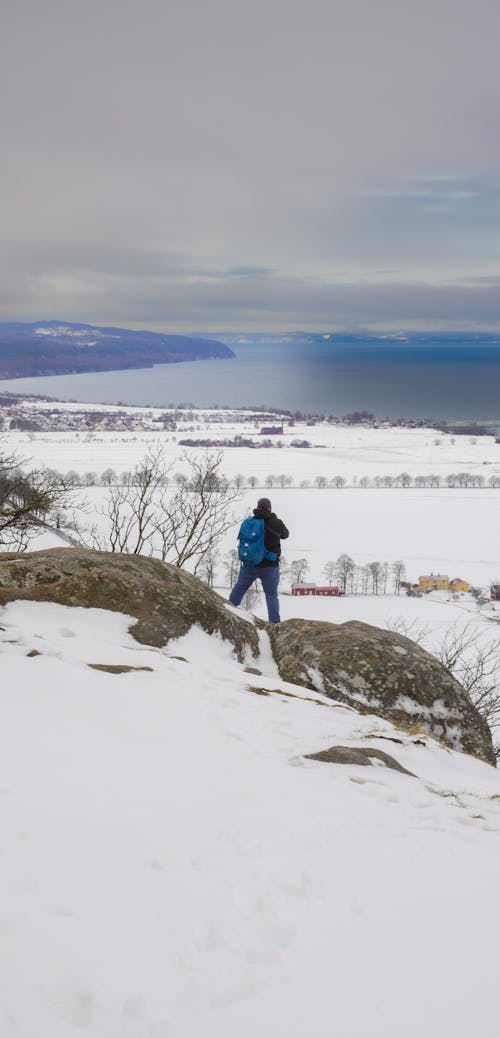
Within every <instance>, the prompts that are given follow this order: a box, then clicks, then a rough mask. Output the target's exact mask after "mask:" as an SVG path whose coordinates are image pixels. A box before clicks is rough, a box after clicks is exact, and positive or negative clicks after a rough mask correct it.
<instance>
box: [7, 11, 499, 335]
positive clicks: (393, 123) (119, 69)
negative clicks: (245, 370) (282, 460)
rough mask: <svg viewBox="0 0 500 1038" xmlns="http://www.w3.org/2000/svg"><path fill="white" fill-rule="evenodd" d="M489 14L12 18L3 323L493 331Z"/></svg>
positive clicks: (494, 166) (495, 194) (494, 190)
mask: <svg viewBox="0 0 500 1038" xmlns="http://www.w3.org/2000/svg"><path fill="white" fill-rule="evenodd" d="M499 30H500V8H499V7H498V5H497V4H496V3H493V2H490V0H477V2H476V3H474V4H472V3H471V2H469V0H467V2H465V3H464V2H462V0H435V2H434V3H433V4H432V5H431V4H430V3H427V2H424V3H423V4H421V5H419V6H417V5H415V4H414V3H410V2H409V0H379V2H378V3H377V4H373V3H372V2H371V0H370V2H368V0H309V2H308V3H307V4H306V3H305V0H300V2H296V0H286V2H285V0H267V2H265V3H264V2H263V0H254V3H253V4H252V5H249V4H248V3H243V2H241V0H210V2H209V3H207V2H205V0H182V2H180V0H168V2H165V0H143V2H142V3H141V4H138V3H136V2H135V0H133V2H132V0H100V2H99V3H98V2H97V0H87V3H86V4H85V5H83V4H77V3H76V2H74V0H46V2H45V3H44V4H43V5H40V4H39V3H35V2H33V0H15V2H14V0H8V2H7V3H6V4H5V5H4V14H3V26H2V34H1V43H0V79H1V82H0V87H1V90H0V98H1V102H0V103H1V105H2V108H3V111H2V144H3V148H2V155H3V158H2V189H1V195H0V206H1V211H0V216H1V226H2V240H3V250H2V260H1V267H0V275H1V277H0V319H4V320H5V319H12V318H14V319H15V318H18V319H29V318H30V317H32V318H39V317H53V316H57V317H61V318H65V319H71V318H73V319H81V320H93V321H95V322H96V323H104V322H109V323H122V324H124V323H127V324H130V325H134V326H145V327H151V328H163V329H165V330H167V329H168V330H175V329H179V330H189V329H195V328H201V327H202V328H204V329H207V330H209V329H211V328H213V329H218V330H222V329H224V328H228V329H229V328H231V329H233V328H241V329H246V328H270V329H271V328H272V329H275V328H280V327H283V328H289V327H297V326H303V327H304V326H307V327H311V328H320V327H328V328H341V327H360V326H372V327H382V326H385V327H429V328H430V327H436V326H441V325H442V326H443V327H456V326H458V325H460V326H470V327H497V326H498V325H499V320H500V318H499V314H500V311H499V306H498V304H499V284H500V255H499V251H500V247H499V244H498V243H499V241H500V238H499V231H500V177H499V170H500V162H499V160H500V134H499V133H498V124H497V122H498V115H497V113H498V111H499V101H500V97H499V95H500V74H499V72H498V67H499V63H498V58H497V41H498V38H499Z"/></svg>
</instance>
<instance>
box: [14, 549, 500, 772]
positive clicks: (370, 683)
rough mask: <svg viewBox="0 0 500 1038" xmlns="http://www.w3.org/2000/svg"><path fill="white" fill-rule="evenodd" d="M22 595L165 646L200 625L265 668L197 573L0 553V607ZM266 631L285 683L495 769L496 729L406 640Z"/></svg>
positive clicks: (320, 629) (154, 564)
mask: <svg viewBox="0 0 500 1038" xmlns="http://www.w3.org/2000/svg"><path fill="white" fill-rule="evenodd" d="M19 598H25V599H31V600H34V601H39V602H58V603H60V604H62V605H67V606H86V607H90V608H97V609H110V610H113V611H116V612H121V613H126V614H128V615H129V616H132V617H135V623H133V624H132V625H131V627H130V633H131V634H132V635H133V637H134V638H135V639H136V640H137V641H138V642H141V643H142V644H144V645H153V646H158V647H163V646H164V645H166V644H167V643H168V642H169V641H170V640H172V639H175V638H179V637H181V636H182V635H184V634H186V633H187V632H188V631H189V630H190V628H191V627H193V626H195V625H198V626H199V627H201V628H202V629H203V630H204V631H206V632H207V633H208V634H218V635H220V636H221V637H222V638H224V639H225V640H226V641H228V642H230V643H231V645H232V647H233V650H234V653H235V655H236V657H237V658H238V660H240V661H241V662H244V663H246V664H248V663H249V662H250V660H249V657H250V656H253V657H254V658H255V659H256V662H257V665H259V661H258V655H259V639H258V627H257V626H255V625H254V624H252V623H249V622H248V621H247V620H245V619H244V618H243V617H242V616H238V614H237V613H236V612H235V611H234V610H233V609H232V608H231V607H228V605H227V603H226V602H225V601H224V600H223V599H222V598H220V596H219V595H217V594H216V593H215V592H214V591H211V590H210V588H208V587H207V586H206V585H205V584H203V583H201V581H199V580H197V579H196V577H193V576H191V574H189V573H186V572H185V571H184V570H181V569H178V568H177V567H176V566H170V565H168V564H167V563H164V562H161V561H159V560H158V559H151V558H145V557H143V556H140V555H118V554H114V553H107V552H95V551H90V550H86V549H82V548H56V549H49V550H47V551H41V552H34V553H32V554H28V553H26V554H20V555H19V554H4V555H0V605H3V604H4V603H6V602H10V601H13V600H14V599H19ZM258 623H259V622H258ZM261 626H264V625H261ZM265 626H267V627H268V630H269V635H270V638H271V644H272V649H273V653H274V657H275V660H276V662H277V664H278V669H279V672H280V675H281V677H282V678H283V679H284V680H285V681H288V682H291V683H292V684H297V685H303V686H304V685H305V686H306V687H308V688H310V689H314V690H316V691H317V692H321V693H323V694H324V695H326V696H328V697H329V698H330V699H335V700H338V701H340V702H343V703H346V704H348V705H349V706H351V707H354V709H356V710H357V711H359V712H361V713H371V714H377V715H379V716H380V717H384V718H386V719H387V720H389V721H392V722H393V723H395V724H396V725H399V726H400V727H401V728H404V729H406V730H410V731H411V730H414V731H419V730H420V731H424V732H427V733H429V734H430V735H432V736H434V737H435V738H437V739H440V740H441V741H442V742H444V743H445V744H446V745H447V746H450V747H452V748H453V749H456V750H463V751H465V752H467V753H471V754H474V755H475V756H476V757H479V758H481V759H482V760H485V761H487V762H488V763H490V764H495V757H494V753H493V747H492V742H491V735H490V732H489V729H488V726H487V724H486V722H485V721H484V720H483V719H482V717H481V716H480V714H478V712H477V710H476V709H475V707H474V706H473V704H472V703H471V701H470V699H469V697H468V696H467V695H466V693H465V692H464V690H463V689H462V688H461V687H460V685H459V684H458V682H457V681H455V679H454V678H453V677H452V675H451V674H450V673H449V671H447V670H446V669H445V667H443V666H442V664H441V663H439V661H438V660H436V659H435V658H434V657H433V656H430V655H429V653H427V652H425V651H424V650H423V649H421V648H420V646H418V645H416V644H415V643H414V642H412V641H410V640H409V639H408V638H404V637H402V636H401V635H399V634H392V633H391V632H390V631H382V630H379V628H377V627H369V626H368V625H367V624H362V623H357V622H351V623H345V624H340V625H338V624H330V623H322V622H320V621H308V620H286V621H285V622H284V623H282V624H276V625H272V624H270V625H265ZM250 673H253V670H250ZM253 690H254V691H256V689H253Z"/></svg>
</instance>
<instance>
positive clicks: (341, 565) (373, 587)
mask: <svg viewBox="0 0 500 1038" xmlns="http://www.w3.org/2000/svg"><path fill="white" fill-rule="evenodd" d="M287 571H288V574H289V576H290V581H291V583H292V584H301V583H303V582H305V581H306V580H307V575H308V573H309V563H308V561H307V559H294V561H293V562H291V563H290V564H289V566H288V567H287ZM322 573H323V575H324V576H325V577H326V581H327V583H328V585H329V587H332V586H333V584H335V585H336V586H337V587H339V588H340V590H341V591H342V593H343V594H344V595H345V594H351V595H356V594H361V595H368V594H373V595H386V594H388V593H393V594H396V595H399V594H400V591H401V586H402V583H403V581H404V579H405V577H406V566H405V564H404V562H402V561H401V559H398V560H397V561H396V562H391V563H389V562H377V561H373V562H367V563H365V564H364V565H361V566H358V565H357V564H356V563H355V561H354V559H352V558H351V556H350V555H346V554H342V555H339V557H338V559H335V560H330V561H328V562H326V563H325V565H324V566H323V569H322Z"/></svg>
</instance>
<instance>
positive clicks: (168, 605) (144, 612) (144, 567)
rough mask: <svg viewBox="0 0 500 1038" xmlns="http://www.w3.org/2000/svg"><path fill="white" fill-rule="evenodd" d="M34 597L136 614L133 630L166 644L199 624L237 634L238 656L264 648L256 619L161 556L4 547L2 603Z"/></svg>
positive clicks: (142, 638) (140, 637)
mask: <svg viewBox="0 0 500 1038" xmlns="http://www.w3.org/2000/svg"><path fill="white" fill-rule="evenodd" d="M19 598H26V599H31V600H33V601H38V602H59V603H60V604H61V605H68V606H87V607H91V608H94V609H110V610H112V611H115V612H120V613H127V614H128V615H129V616H134V617H136V620H137V622H136V623H135V624H133V625H132V626H131V628H130V633H131V634H132V635H133V637H134V638H135V639H136V641H138V642H141V644H143V645H154V646H158V647H161V646H163V645H166V644H167V642H168V641H170V640H171V639H172V638H180V637H181V636H182V635H183V634H186V633H187V631H189V630H190V628H191V627H193V626H195V625H199V626H200V627H201V628H202V629H203V630H204V631H206V632H207V633H208V634H216V633H218V634H220V635H221V637H222V638H224V639H226V640H227V641H229V642H231V644H232V645H233V647H234V651H235V654H236V656H237V658H238V659H239V660H241V661H243V660H245V659H246V658H247V656H248V655H249V654H250V655H252V656H254V657H255V656H257V654H258V651H259V642H258V634H257V630H256V628H255V627H254V626H253V624H251V623H249V622H248V621H247V620H244V619H243V618H242V617H238V616H236V615H235V614H234V613H233V612H232V611H231V610H229V609H228V608H227V607H226V605H225V603H224V600H223V599H222V598H220V596H219V595H217V594H215V592H214V591H211V590H210V588H208V587H207V586H206V585H205V584H202V583H201V581H199V580H197V579H196V577H193V576H191V574H190V573H186V572H185V570H181V569H178V568H177V566H169V565H168V564H167V563H165V562H160V561H159V560H158V559H150V558H145V557H144V556H141V555H118V554H114V553H112V552H96V551H90V550H89V551H87V550H85V549H80V548H55V549H49V550H47V551H39V552H33V553H31V554H28V553H26V554H21V555H17V554H16V555H14V554H7V555H0V605H3V604H4V603H6V602H11V601H13V600H14V599H19Z"/></svg>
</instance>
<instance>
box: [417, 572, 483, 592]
mask: <svg viewBox="0 0 500 1038" xmlns="http://www.w3.org/2000/svg"><path fill="white" fill-rule="evenodd" d="M417 586H418V588H419V590H420V591H469V590H470V584H468V583H467V581H466V580H462V578H461V577H454V578H453V580H450V578H449V577H448V574H447V573H431V574H430V575H429V576H427V577H419V578H418V585H417Z"/></svg>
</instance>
